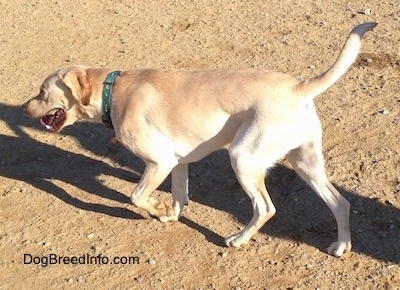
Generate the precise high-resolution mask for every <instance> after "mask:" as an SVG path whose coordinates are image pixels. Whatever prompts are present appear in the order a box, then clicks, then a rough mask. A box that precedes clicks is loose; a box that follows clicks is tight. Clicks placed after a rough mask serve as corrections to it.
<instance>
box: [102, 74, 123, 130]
mask: <svg viewBox="0 0 400 290" xmlns="http://www.w3.org/2000/svg"><path fill="white" fill-rule="evenodd" d="M119 74H120V71H113V72H110V73H109V74H108V75H107V77H106V79H105V81H104V83H103V93H102V116H101V119H102V121H103V123H104V125H106V127H108V128H113V124H112V121H111V99H112V91H113V86H114V83H115V80H116V78H117V77H118V76H119Z"/></svg>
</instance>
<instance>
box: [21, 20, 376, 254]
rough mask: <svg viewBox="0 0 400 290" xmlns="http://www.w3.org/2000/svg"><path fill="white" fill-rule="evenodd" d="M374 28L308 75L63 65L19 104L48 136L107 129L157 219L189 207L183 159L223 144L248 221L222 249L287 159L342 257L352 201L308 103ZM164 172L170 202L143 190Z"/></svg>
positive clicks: (138, 201) (261, 212) (262, 213)
mask: <svg viewBox="0 0 400 290" xmlns="http://www.w3.org/2000/svg"><path fill="white" fill-rule="evenodd" d="M376 25H377V24H376V23H373V22H368V23H363V24H360V25H358V26H356V27H355V28H353V30H352V31H351V33H350V35H349V36H348V38H347V40H346V42H345V44H344V46H343V48H342V50H341V52H340V54H339V56H338V58H337V60H336V61H335V63H334V64H333V66H332V67H331V68H329V69H328V70H327V71H326V72H324V73H323V74H321V75H319V76H317V77H314V78H310V79H307V80H302V81H299V80H296V79H295V78H292V77H290V76H288V75H287V74H283V73H278V72H272V71H261V70H250V69H247V70H229V69H225V70H220V69H218V70H204V71H177V70H157V69H140V70H127V71H122V72H118V71H117V72H114V71H112V70H110V69H106V68H90V67H84V66H70V67H66V68H61V69H59V70H57V71H55V72H53V73H52V74H50V75H49V76H48V77H47V78H46V79H45V80H44V82H43V84H42V85H41V87H40V93H39V94H38V95H37V96H36V97H34V98H32V99H31V100H29V101H27V102H26V103H25V104H23V105H22V107H23V110H24V111H25V113H26V114H27V115H29V116H30V117H33V118H40V122H41V123H42V125H44V126H45V128H46V129H48V130H49V131H53V132H59V131H60V130H61V129H62V128H64V127H66V126H68V125H71V124H73V123H75V122H76V121H81V120H87V121H93V122H98V123H102V122H104V123H105V124H106V125H108V126H110V127H111V126H112V127H113V129H114V131H115V136H116V139H117V140H118V142H120V143H122V144H123V145H124V146H126V147H127V148H128V149H129V150H130V151H131V152H132V153H134V154H135V155H136V156H138V157H140V158H141V159H142V160H143V161H144V163H145V165H146V167H145V171H144V173H143V175H142V177H141V179H140V181H139V182H138V184H137V186H136V188H135V189H134V190H133V193H132V195H131V201H132V203H133V204H134V205H135V206H137V207H139V208H141V209H143V210H145V211H146V212H147V213H148V214H149V215H151V216H153V217H156V218H158V219H159V220H160V221H162V222H168V221H177V220H178V219H179V217H180V216H181V214H182V210H183V208H184V206H185V205H186V204H187V203H188V163H191V162H195V161H198V160H200V159H202V158H203V157H205V156H206V155H208V154H210V153H211V152H213V151H216V150H219V149H221V148H226V149H228V152H229V157H230V161H231V165H232V168H233V169H234V172H235V174H236V176H237V179H238V181H239V183H240V185H241V186H242V188H243V190H244V191H245V192H246V194H247V195H248V196H249V197H250V200H251V202H252V205H253V217H252V219H251V221H250V222H249V223H248V224H247V225H246V226H245V227H244V229H243V230H242V231H240V232H239V233H236V234H234V235H232V236H230V237H228V238H226V239H225V243H226V245H227V246H233V247H239V246H242V245H244V244H246V243H248V241H249V240H250V239H251V237H252V236H253V235H254V234H255V233H256V232H257V231H258V230H259V229H260V228H261V227H262V226H263V225H264V224H265V223H266V222H267V221H268V220H269V219H270V218H271V217H272V216H274V214H275V212H276V209H275V207H274V205H273V203H272V201H271V198H270V196H269V194H268V192H267V189H266V187H265V184H264V181H265V180H264V179H265V174H266V171H267V169H268V168H270V167H271V166H273V165H274V163H275V162H276V161H277V160H279V159H280V158H282V157H284V156H286V158H287V159H288V161H289V162H290V163H291V164H292V166H293V168H294V170H295V171H296V172H297V173H298V174H299V176H300V177H301V178H302V179H304V180H305V181H306V182H307V183H308V184H309V186H310V187H311V188H312V189H313V190H314V191H315V192H316V193H317V194H318V195H319V196H320V197H321V198H322V199H323V200H324V202H325V203H326V204H327V206H328V207H329V208H330V210H331V211H332V213H333V215H334V217H335V219H336V222H337V227H338V240H337V241H335V242H333V243H332V244H331V246H330V247H329V248H328V250H327V251H328V253H329V254H331V255H333V256H336V257H340V256H342V255H343V253H345V252H348V251H350V250H351V238H350V228H349V212H350V204H349V202H348V201H347V200H346V199H345V198H344V197H343V196H341V194H340V193H339V192H338V191H337V190H336V189H335V188H334V186H333V185H332V184H331V183H330V182H329V181H328V178H327V176H326V173H325V170H324V160H323V155H322V145H321V142H322V141H321V135H322V129H321V125H320V121H319V118H318V116H317V113H316V110H315V107H314V103H313V99H314V98H315V97H316V96H318V95H319V94H321V93H323V92H324V91H325V90H327V89H328V88H329V87H330V86H332V85H333V84H334V83H335V82H336V81H337V80H338V79H339V78H340V77H341V76H342V75H343V74H344V73H345V72H346V71H347V70H348V69H349V67H350V66H351V65H352V63H353V62H354V61H355V59H356V58H357V55H358V52H359V50H360V46H361V40H362V38H363V36H364V34H365V33H366V32H368V31H370V30H373V28H374V27H375V26H376ZM169 173H171V177H172V188H171V192H172V196H173V203H172V205H169V204H166V203H164V202H159V201H158V200H157V199H156V198H154V197H151V196H150V195H151V193H152V192H153V191H155V190H156V189H157V187H158V186H159V185H160V184H161V183H162V181H163V180H164V179H165V178H166V177H167V176H168V174H169Z"/></svg>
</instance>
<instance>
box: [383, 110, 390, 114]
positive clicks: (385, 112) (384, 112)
mask: <svg viewBox="0 0 400 290" xmlns="http://www.w3.org/2000/svg"><path fill="white" fill-rule="evenodd" d="M389 113H390V112H389V111H388V110H386V109H385V110H383V111H382V114H384V115H389Z"/></svg>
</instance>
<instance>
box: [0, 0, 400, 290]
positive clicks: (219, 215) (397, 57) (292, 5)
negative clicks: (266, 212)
mask: <svg viewBox="0 0 400 290" xmlns="http://www.w3.org/2000/svg"><path fill="white" fill-rule="evenodd" d="M0 7H1V9H0V27H1V33H0V57H1V65H0V76H1V77H0V81H1V87H2V89H3V94H2V96H1V97H0V152H1V155H0V156H1V157H0V216H1V218H0V281H1V282H0V289H69V288H73V289H78V288H79V289H99V288H100V289H111V288H112V289H400V268H399V267H400V266H399V265H400V175H399V172H400V145H399V142H400V21H399V20H400V5H399V3H398V2H397V1H369V2H365V1H360V0H355V1H350V2H349V1H347V0H346V1H345V0H338V1H322V0H313V1H308V0H307V1H287V0H281V1H279V0H271V1H262V0H255V1H235V0H222V1H211V0H198V1H183V0H175V1H173V0H160V1H132V0H111V1H106V0H99V1H95V0H87V1H77V0H69V1H66V0H45V1H42V0H40V1H39V0H32V1H22V0H14V1H5V0H0ZM364 21H376V22H379V25H378V27H377V28H376V29H375V30H374V31H373V32H372V33H371V32H370V33H368V34H367V35H366V37H365V39H364V41H363V46H362V52H361V54H360V57H359V60H358V61H357V62H356V63H355V65H354V66H353V68H352V69H351V70H350V71H349V72H348V73H347V74H346V75H345V76H344V77H343V78H342V79H341V80H340V81H339V82H338V83H337V84H336V85H335V86H334V87H332V88H331V89H329V90H328V91H327V92H326V93H324V94H323V95H321V96H319V97H318V98H317V99H316V104H317V107H318V112H319V115H320V116H321V121H322V125H323V128H324V140H323V143H324V154H325V157H326V170H327V173H328V176H329V178H330V179H331V180H332V182H333V183H334V184H335V186H336V187H337V188H338V189H339V190H340V192H341V193H342V194H343V195H344V196H345V197H346V198H347V199H348V200H349V201H350V203H351V205H352V210H351V228H352V239H353V251H352V252H351V253H348V254H345V255H344V256H343V257H342V258H334V257H332V256H329V255H328V254H327V253H326V248H327V247H328V246H329V245H330V243H331V242H333V241H334V240H335V238H336V224H335V221H334V218H333V216H332V215H331V213H330V212H329V210H328V208H327V207H326V206H325V205H324V203H323V202H322V201H321V200H320V199H318V198H317V197H316V195H315V194H314V193H313V192H312V190H311V189H310V188H309V187H308V186H307V185H305V184H304V183H303V182H302V181H301V179H300V178H299V177H297V176H296V174H295V173H294V171H293V170H292V169H291V168H290V167H289V166H288V164H287V163H286V162H285V160H282V162H280V163H279V164H278V165H277V166H276V167H275V168H273V169H272V170H270V171H269V172H268V175H267V177H266V184H267V187H268V189H269V191H270V194H271V196H272V199H273V201H274V204H275V205H276V208H277V210H278V213H277V214H276V216H275V217H274V218H273V219H272V220H271V221H270V222H269V223H268V224H267V225H265V226H264V227H263V228H262V229H261V231H260V232H259V233H258V234H257V235H255V237H254V238H253V239H252V240H251V242H250V243H249V244H248V245H247V246H245V247H243V248H240V249H235V248H227V247H224V245H223V238H224V237H226V236H228V235H230V234H232V233H234V232H236V231H238V230H239V229H241V228H242V227H243V226H244V224H246V223H247V222H248V221H249V220H250V219H251V215H252V209H251V206H250V202H249V200H248V199H247V197H246V196H245V194H244V193H243V192H242V190H241V188H240V187H239V185H238V183H237V182H236V179H235V177H234V174H233V172H232V170H231V168H230V164H229V159H228V156H227V154H226V152H224V151H221V152H216V153H215V154H212V155H211V156H209V157H207V158H205V159H204V160H202V161H200V162H198V163H195V164H192V165H191V166H190V194H191V202H190V204H189V206H188V207H186V208H185V211H184V214H183V217H182V218H181V219H180V221H179V222H175V223H168V224H164V223H161V222H158V221H156V220H154V219H150V218H149V217H148V216H147V215H146V214H145V213H144V212H143V211H141V210H139V209H137V208H134V207H133V206H132V205H131V204H130V202H129V195H130V193H131V191H132V189H133V188H134V186H135V185H136V183H137V181H138V180H139V178H140V174H141V172H143V163H142V162H141V161H140V160H138V159H137V158H136V157H135V156H132V155H131V154H130V153H129V152H128V151H127V150H126V149H124V148H123V147H122V146H120V145H115V144H110V143H109V140H110V138H111V137H112V136H113V133H112V131H111V130H110V129H106V128H105V127H104V126H103V125H95V124H84V123H81V124H77V125H74V126H71V127H69V128H66V129H65V130H64V131H63V132H62V133H59V134H51V133H48V132H45V131H44V130H43V129H42V128H41V126H40V125H39V122H38V121H36V120H32V119H29V118H28V117H26V116H25V115H24V114H23V113H22V111H21V109H20V108H19V106H20V104H22V103H23V102H24V101H25V100H27V99H28V98H30V97H32V96H34V95H35V94H36V93H37V92H38V90H39V86H40V84H41V82H42V80H43V79H44V78H45V77H46V76H47V75H48V74H49V73H50V72H52V71H53V70H55V69H57V68H59V67H63V66H67V65H71V64H84V65H89V66H105V67H110V68H116V69H131V68H143V67H156V68H175V69H185V70H186V69H206V68H258V69H273V70H277V71H281V72H287V73H289V74H291V75H293V76H295V77H297V78H307V77H311V76H315V75H317V74H319V73H321V72H323V71H324V70H325V69H327V68H328V67H329V66H330V65H331V64H332V63H333V61H334V60H335V58H336V56H337V55H338V53H339V50H340V48H341V46H342V44H343V42H344V40H345V38H346V36H347V34H348V33H349V31H350V30H351V28H352V27H353V26H354V25H355V24H358V23H361V22H364ZM188 114H190V112H188ZM160 146H162V145H160ZM169 190H170V181H169V180H166V182H165V183H164V184H163V185H162V186H161V187H160V189H159V191H157V192H156V193H155V195H159V196H160V198H162V199H170V198H171V196H170V193H169ZM106 262H108V263H106Z"/></svg>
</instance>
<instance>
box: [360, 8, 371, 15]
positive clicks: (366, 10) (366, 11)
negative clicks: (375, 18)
mask: <svg viewBox="0 0 400 290" xmlns="http://www.w3.org/2000/svg"><path fill="white" fill-rule="evenodd" d="M362 13H363V14H365V15H371V13H372V10H371V9H370V8H367V9H365V10H364V11H363V12H362Z"/></svg>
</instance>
